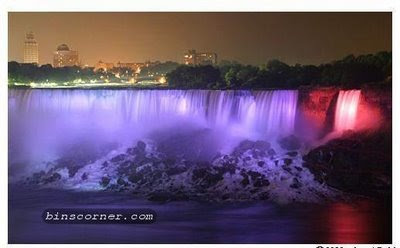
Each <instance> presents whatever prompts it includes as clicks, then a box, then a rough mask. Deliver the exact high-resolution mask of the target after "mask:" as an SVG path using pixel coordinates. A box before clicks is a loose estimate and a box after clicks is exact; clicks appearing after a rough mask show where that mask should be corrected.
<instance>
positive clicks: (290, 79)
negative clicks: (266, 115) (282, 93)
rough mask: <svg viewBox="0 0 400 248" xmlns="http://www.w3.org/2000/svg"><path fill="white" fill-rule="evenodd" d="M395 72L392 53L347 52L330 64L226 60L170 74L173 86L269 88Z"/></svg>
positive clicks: (351, 83) (357, 80)
mask: <svg viewBox="0 0 400 248" xmlns="http://www.w3.org/2000/svg"><path fill="white" fill-rule="evenodd" d="M391 75H392V53H391V52H378V53H376V54H368V55H360V56H357V57H355V56H354V55H349V56H346V57H345V58H343V59H341V60H337V61H333V62H331V63H327V64H321V65H319V66H315V65H300V64H296V65H293V66H291V65H287V64H285V63H283V62H281V61H279V60H276V59H275V60H271V61H269V62H268V63H266V64H263V65H261V66H253V65H242V64H239V63H237V62H229V61H223V62H221V63H220V64H219V65H218V66H212V65H205V66H187V65H181V66H179V67H177V68H176V69H175V70H173V71H171V72H169V73H168V74H167V81H168V85H169V86H170V87H174V88H194V89H267V88H298V87H301V86H340V87H348V88H357V87H361V86H362V85H363V84H367V83H372V82H383V81H385V80H386V79H390V78H391Z"/></svg>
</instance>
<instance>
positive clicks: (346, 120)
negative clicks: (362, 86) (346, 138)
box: [334, 90, 361, 132]
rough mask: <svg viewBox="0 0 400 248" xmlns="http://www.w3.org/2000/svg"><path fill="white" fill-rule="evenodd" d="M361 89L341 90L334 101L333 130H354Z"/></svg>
mask: <svg viewBox="0 0 400 248" xmlns="http://www.w3.org/2000/svg"><path fill="white" fill-rule="evenodd" d="M360 95H361V90H346V91H344V90H341V91H340V92H339V96H338V99H337V103H336V112H335V125H334V130H335V131H339V132H340V131H345V130H354V129H355V128H356V120H357V110H358V104H359V100H360Z"/></svg>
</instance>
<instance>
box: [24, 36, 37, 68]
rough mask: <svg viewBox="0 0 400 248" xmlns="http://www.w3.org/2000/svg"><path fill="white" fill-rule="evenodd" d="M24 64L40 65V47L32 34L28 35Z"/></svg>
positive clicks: (25, 43) (25, 44)
mask: <svg viewBox="0 0 400 248" xmlns="http://www.w3.org/2000/svg"><path fill="white" fill-rule="evenodd" d="M24 63H29V64H39V45H38V43H37V42H36V40H35V36H34V35H33V33H32V32H29V33H27V34H26V37H25V42H24Z"/></svg>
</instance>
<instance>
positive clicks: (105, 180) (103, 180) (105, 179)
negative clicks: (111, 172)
mask: <svg viewBox="0 0 400 248" xmlns="http://www.w3.org/2000/svg"><path fill="white" fill-rule="evenodd" d="M110 181H111V179H110V178H109V177H102V178H101V182H100V185H101V186H102V187H104V188H105V187H107V185H108V184H109V183H110Z"/></svg>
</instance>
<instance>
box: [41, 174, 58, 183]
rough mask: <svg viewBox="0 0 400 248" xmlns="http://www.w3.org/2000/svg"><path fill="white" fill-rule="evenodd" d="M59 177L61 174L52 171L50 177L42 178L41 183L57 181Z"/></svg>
mask: <svg viewBox="0 0 400 248" xmlns="http://www.w3.org/2000/svg"><path fill="white" fill-rule="evenodd" d="M60 179H61V175H60V174H59V173H57V172H56V173H53V174H52V175H51V176H50V177H48V178H45V179H44V180H43V183H45V184H47V183H52V182H55V181H58V180H60Z"/></svg>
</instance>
